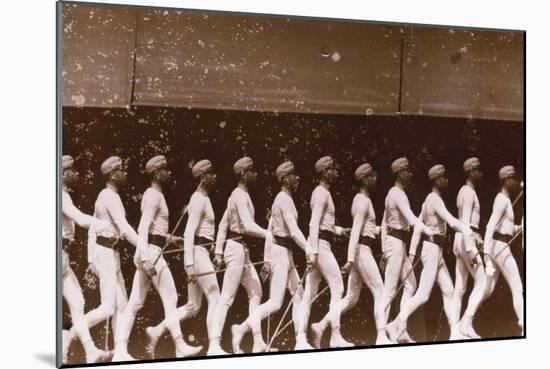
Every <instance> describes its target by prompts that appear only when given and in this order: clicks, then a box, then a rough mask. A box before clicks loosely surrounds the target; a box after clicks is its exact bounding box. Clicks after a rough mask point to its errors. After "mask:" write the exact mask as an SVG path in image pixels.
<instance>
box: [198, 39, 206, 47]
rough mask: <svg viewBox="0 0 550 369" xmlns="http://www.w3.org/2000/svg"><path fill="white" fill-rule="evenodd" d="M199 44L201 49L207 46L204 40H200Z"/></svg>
mask: <svg viewBox="0 0 550 369" xmlns="http://www.w3.org/2000/svg"><path fill="white" fill-rule="evenodd" d="M197 42H198V43H199V45H200V47H204V46H205V45H204V41H203V40H198V41H197Z"/></svg>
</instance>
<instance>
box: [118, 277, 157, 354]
mask: <svg viewBox="0 0 550 369" xmlns="http://www.w3.org/2000/svg"><path fill="white" fill-rule="evenodd" d="M150 285H151V281H150V280H149V277H148V276H147V275H146V273H145V272H144V271H143V270H141V269H139V268H138V269H136V273H135V274H134V280H133V282H132V291H131V293H130V299H129V300H128V303H127V304H126V306H125V307H124V309H123V312H122V313H121V314H120V318H119V319H118V322H117V328H116V331H115V354H114V356H113V361H130V360H135V359H134V358H133V357H132V356H130V355H129V353H128V338H129V337H130V333H131V332H132V327H133V325H134V320H135V318H136V315H137V313H138V311H139V310H140V309H141V308H142V307H143V303H144V302H145V299H146V298H147V292H148V291H149V287H150Z"/></svg>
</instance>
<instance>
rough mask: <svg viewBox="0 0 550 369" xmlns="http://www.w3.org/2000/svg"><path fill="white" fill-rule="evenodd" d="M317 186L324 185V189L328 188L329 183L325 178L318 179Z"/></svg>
mask: <svg viewBox="0 0 550 369" xmlns="http://www.w3.org/2000/svg"><path fill="white" fill-rule="evenodd" d="M319 186H322V187H324V188H325V189H326V190H329V189H330V184H329V183H328V182H327V181H326V180H325V179H321V180H320V181H319Z"/></svg>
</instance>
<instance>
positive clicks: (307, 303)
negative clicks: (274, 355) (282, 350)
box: [295, 266, 321, 350]
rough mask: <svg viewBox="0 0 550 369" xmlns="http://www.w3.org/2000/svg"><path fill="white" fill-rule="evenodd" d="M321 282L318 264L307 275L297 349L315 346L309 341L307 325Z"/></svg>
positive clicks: (307, 348) (300, 310)
mask: <svg viewBox="0 0 550 369" xmlns="http://www.w3.org/2000/svg"><path fill="white" fill-rule="evenodd" d="M320 282H321V272H320V271H319V266H316V267H315V268H313V269H312V270H311V271H309V272H308V273H307V275H306V277H305V287H304V295H303V298H302V303H301V304H300V309H299V314H298V315H299V318H298V320H299V325H298V329H297V333H296V346H295V350H310V349H312V348H313V347H311V346H310V345H309V343H308V342H307V327H308V323H309V313H310V309H311V304H312V302H313V301H312V300H313V297H314V296H315V295H316V294H317V291H318V290H319V283H320Z"/></svg>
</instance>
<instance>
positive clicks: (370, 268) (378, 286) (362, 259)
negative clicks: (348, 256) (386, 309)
mask: <svg viewBox="0 0 550 369" xmlns="http://www.w3.org/2000/svg"><path fill="white" fill-rule="evenodd" d="M357 270H358V271H359V274H360V275H361V278H362V279H363V281H364V282H365V284H366V285H367V287H368V288H369V290H370V292H371V294H372V297H373V299H374V320H375V323H376V343H377V344H385V343H391V341H390V340H388V338H387V336H386V328H385V324H386V323H385V316H384V314H383V313H382V309H383V306H381V305H382V294H383V291H384V283H383V282H382V276H381V275H380V271H379V270H378V265H377V264H376V260H374V257H373V255H372V250H371V248H370V247H366V246H363V247H361V249H360V251H359V260H358V264H357Z"/></svg>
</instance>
